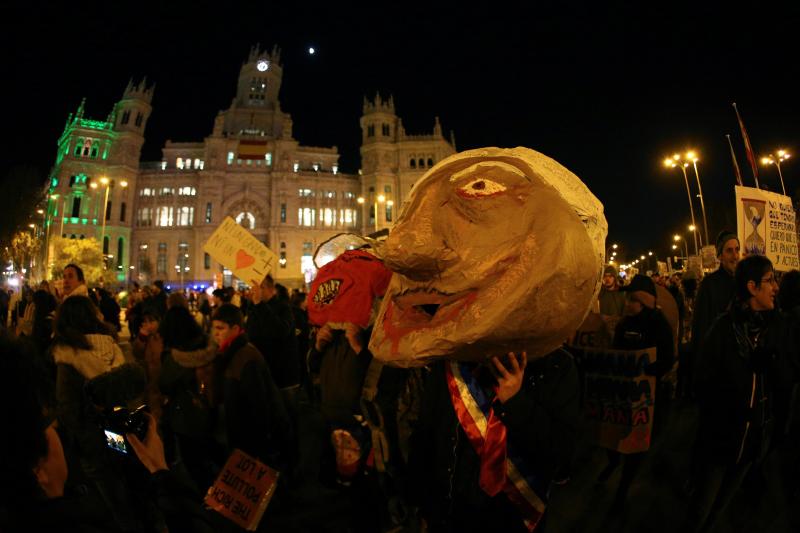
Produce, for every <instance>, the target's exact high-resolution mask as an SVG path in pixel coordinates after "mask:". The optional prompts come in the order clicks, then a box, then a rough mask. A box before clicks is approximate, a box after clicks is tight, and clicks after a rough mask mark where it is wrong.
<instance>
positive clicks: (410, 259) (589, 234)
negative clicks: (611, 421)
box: [370, 148, 606, 366]
mask: <svg viewBox="0 0 800 533" xmlns="http://www.w3.org/2000/svg"><path fill="white" fill-rule="evenodd" d="M605 233H606V222H605V218H604V217H603V214H602V206H601V205H600V203H599V202H598V201H597V199H596V198H594V196H593V195H592V194H591V193H590V192H589V190H588V189H587V188H586V187H585V186H584V185H583V183H581V182H580V180H579V179H578V178H577V177H576V176H574V175H573V174H571V173H570V172H569V171H568V170H567V169H565V168H564V167H562V166H561V165H559V164H558V163H557V162H555V161H554V160H552V159H550V158H548V157H546V156H543V155H542V154H539V153H538V152H534V151H533V150H528V149H526V148H515V149H499V148H484V149H479V150H470V151H468V152H464V153H461V154H456V155H454V156H451V157H450V158H448V159H445V160H444V161H442V162H440V163H439V164H438V165H436V166H435V167H434V168H432V169H431V170H430V171H429V172H428V173H427V174H426V175H425V177H423V178H422V180H420V182H419V183H418V184H417V185H416V186H415V187H414V190H413V191H412V193H411V195H410V197H409V200H408V202H407V204H406V205H404V207H403V210H402V212H401V214H400V217H399V218H398V221H397V224H396V225H395V227H394V228H393V229H392V231H391V233H390V235H389V237H388V239H387V240H386V242H385V247H384V249H383V251H382V255H383V259H384V262H385V264H386V266H387V267H388V268H389V269H391V270H393V271H394V272H395V275H394V276H393V277H392V281H391V282H390V284H389V288H388V290H387V292H386V296H385V297H384V300H383V303H382V306H381V310H380V313H379V316H378V319H377V321H376V325H375V328H374V330H373V334H372V338H371V342H370V349H371V351H372V353H373V354H374V355H375V356H376V357H378V358H379V359H380V360H382V361H384V362H387V363H390V364H393V365H397V366H413V365H418V364H424V363H425V362H426V361H425V360H426V359H430V358H433V357H452V358H456V359H463V360H483V359H485V358H486V357H487V356H491V355H498V354H500V353H503V352H506V351H508V350H509V349H526V350H527V351H528V356H529V357H536V356H539V355H544V354H546V353H549V352H550V351H552V350H553V349H555V348H557V347H558V346H559V345H560V344H561V343H562V341H563V340H564V339H566V338H567V337H568V336H570V335H571V334H572V333H573V332H574V331H575V329H576V328H577V327H578V326H579V325H580V323H581V321H582V320H583V318H584V317H585V315H586V313H587V312H588V310H589V307H590V303H591V301H592V298H593V297H594V296H596V293H597V291H598V290H599V285H600V277H601V274H602V264H603V242H604V240H605Z"/></svg>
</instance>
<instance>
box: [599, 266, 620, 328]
mask: <svg viewBox="0 0 800 533" xmlns="http://www.w3.org/2000/svg"><path fill="white" fill-rule="evenodd" d="M597 299H598V300H599V303H600V314H601V315H607V316H622V314H623V313H624V312H625V295H624V294H623V293H622V292H620V290H619V278H618V277H617V269H616V268H614V265H608V266H606V268H605V270H603V284H602V285H601V286H600V294H599V295H598V296H597Z"/></svg>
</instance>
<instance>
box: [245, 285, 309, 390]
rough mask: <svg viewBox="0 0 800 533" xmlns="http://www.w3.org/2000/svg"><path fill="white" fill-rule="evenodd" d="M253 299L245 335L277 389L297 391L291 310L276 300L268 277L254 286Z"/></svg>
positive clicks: (297, 365) (295, 344) (273, 288)
mask: <svg viewBox="0 0 800 533" xmlns="http://www.w3.org/2000/svg"><path fill="white" fill-rule="evenodd" d="M252 297H253V304H252V305H251V306H250V311H249V315H248V317H247V335H248V337H249V338H250V340H251V341H252V343H253V344H254V345H255V347H256V348H258V351H259V352H261V354H262V355H263V356H264V358H265V360H266V361H267V364H268V365H269V369H270V372H271V373H272V377H273V379H274V380H275V384H276V385H277V386H278V388H279V389H281V390H286V389H296V388H297V387H298V385H299V383H300V365H299V364H298V360H297V337H296V336H295V331H294V317H293V315H292V311H291V309H290V308H289V305H288V303H287V302H284V301H282V300H281V299H280V298H279V296H278V291H277V289H276V288H275V281H274V280H273V279H272V277H271V276H269V275H267V277H266V278H264V280H263V281H262V282H261V283H260V284H259V285H257V286H255V287H254V290H253V294H252Z"/></svg>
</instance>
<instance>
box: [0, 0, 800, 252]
mask: <svg viewBox="0 0 800 533" xmlns="http://www.w3.org/2000/svg"><path fill="white" fill-rule="evenodd" d="M349 4H353V5H355V4H356V3H355V2H353V3H349V2H325V3H324V4H321V6H324V7H320V6H317V5H315V3H313V2H251V3H237V2H207V1H195V2H191V3H183V2H177V1H168V0H165V1H162V2H159V3H148V2H135V3H134V2H104V3H95V2H53V3H44V2H36V1H31V2H24V3H15V6H14V7H10V8H9V7H4V8H2V13H1V15H2V17H1V18H2V22H0V24H1V25H2V35H1V36H0V39H2V41H0V44H1V45H2V50H3V51H2V63H3V64H2V71H3V80H4V81H3V82H2V90H3V93H4V98H3V115H4V118H5V123H6V127H7V134H6V135H4V141H3V150H2V154H3V157H2V162H1V163H0V165H2V168H1V169H0V171H1V172H0V176H1V177H2V179H3V187H4V189H5V188H6V187H13V188H15V189H21V188H26V187H27V188H31V187H30V184H28V183H22V182H21V181H22V180H21V179H20V176H25V175H35V176H40V179H41V182H42V183H44V181H45V180H46V177H47V172H48V169H49V168H50V167H51V165H52V164H53V160H54V155H55V148H56V145H55V143H56V140H57V138H58V136H59V134H60V133H61V131H62V129H63V126H64V122H65V120H66V117H67V114H68V113H70V112H73V111H74V110H75V109H76V107H77V106H78V103H79V102H80V100H81V98H82V97H84V96H85V97H86V98H87V115H88V116H90V117H92V118H99V119H104V118H105V117H106V115H107V114H108V112H109V111H110V109H111V107H112V105H113V103H114V102H115V101H116V100H117V99H119V97H120V96H121V93H122V90H123V89H124V87H125V85H126V84H127V82H128V79H129V78H130V77H131V76H133V77H137V78H138V77H141V76H143V75H147V77H148V79H149V80H152V81H155V82H157V88H156V93H155V98H154V101H153V107H154V111H153V114H152V116H151V118H150V121H149V123H148V126H147V131H146V139H147V141H146V143H145V146H144V153H143V159H144V160H152V161H155V160H160V159H161V147H162V146H163V143H164V141H165V140H166V139H172V140H174V141H200V140H202V139H203V138H204V137H205V136H206V135H208V134H209V133H210V132H211V127H212V122H213V119H214V116H215V115H216V113H217V111H218V110H220V109H224V108H227V107H228V106H229V105H230V102H231V99H232V98H233V96H234V93H235V87H236V80H237V76H238V72H239V67H240V66H241V63H242V61H244V60H245V58H246V57H247V54H248V51H249V49H250V46H252V45H254V44H256V43H261V44H262V46H263V47H268V48H271V47H272V45H273V44H277V45H278V46H279V47H280V48H281V49H282V63H283V68H284V77H283V85H282V89H281V102H282V107H283V109H284V111H287V112H289V113H291V115H292V118H293V119H294V133H295V137H296V138H297V139H298V140H299V141H300V142H301V143H302V144H306V145H314V146H333V145H336V146H338V147H339V150H340V153H341V166H342V170H344V171H346V172H355V171H356V170H357V169H358V166H359V155H358V146H359V142H360V135H361V134H360V130H359V123H358V120H359V117H360V114H361V105H362V99H363V97H364V96H365V95H368V96H370V97H372V96H374V94H375V92H376V91H380V92H381V93H382V94H383V95H384V96H386V95H388V94H390V93H391V94H393V95H394V100H395V104H396V108H397V111H398V114H399V115H400V117H401V118H402V119H403V123H404V125H405V127H406V131H407V132H408V133H430V131H431V130H432V127H433V121H434V117H435V116H437V115H438V116H439V117H440V119H441V122H442V126H443V128H444V130H445V134H446V135H447V136H448V137H449V131H450V130H453V131H454V132H455V137H456V143H457V148H458V149H459V150H464V149H468V148H477V147H481V146H501V147H513V146H520V145H521V146H526V147H530V148H533V149H535V150H538V151H540V152H543V153H545V154H547V155H549V156H551V157H553V158H555V159H556V160H558V161H559V162H561V163H562V164H563V165H565V166H566V167H567V168H569V169H570V170H572V171H573V172H574V173H576V174H577V175H578V176H580V177H581V178H582V179H583V180H584V182H585V183H586V184H587V185H588V186H589V188H590V189H591V190H592V191H593V192H594V194H595V195H596V196H597V197H598V198H599V199H600V200H601V201H602V202H603V204H604V205H605V211H606V217H607V218H608V222H609V239H610V240H609V242H618V243H620V244H623V246H624V247H625V248H626V249H627V250H628V251H629V252H630V254H631V255H639V254H640V253H642V252H643V251H646V250H649V249H652V250H653V251H654V252H656V253H657V254H659V255H662V254H665V253H666V251H667V250H668V249H669V245H670V244H671V235H672V234H673V233H674V232H675V231H676V230H679V229H680V228H681V227H684V226H685V225H686V224H688V221H689V212H688V205H687V204H688V201H687V197H686V189H685V186H684V183H683V178H682V175H681V174H680V172H679V171H678V170H677V169H672V170H669V171H668V170H666V169H664V167H663V166H662V160H663V158H664V156H666V155H669V154H671V153H673V152H675V151H685V150H686V149H687V148H689V147H692V148H695V149H696V150H698V151H699V153H700V156H701V161H700V164H699V171H700V177H701V180H702V183H703V188H704V192H705V200H706V208H707V211H708V215H709V226H710V227H709V232H710V233H712V239H713V234H716V233H717V232H718V231H719V230H720V229H722V228H723V227H724V226H728V227H734V226H735V219H734V211H733V203H734V197H733V185H734V174H733V168H732V163H731V160H730V155H729V150H728V146H727V143H726V140H725V134H726V133H729V134H731V136H732V139H733V141H734V148H735V149H736V151H737V155H738V159H739V165H740V167H741V169H742V173H743V175H744V178H745V183H746V184H747V185H752V183H753V182H752V173H751V171H750V169H749V167H748V164H747V160H746V158H745V153H744V149H743V146H742V142H741V136H740V134H739V130H738V125H737V122H736V116H735V114H734V111H733V108H732V107H731V102H734V101H735V102H737V103H738V105H739V110H740V111H741V113H742V116H743V118H744V120H745V123H746V125H747V128H748V132H749V134H750V138H751V140H752V142H753V145H754V147H755V149H756V152H757V154H758V155H761V154H763V153H765V152H767V151H769V150H775V149H777V148H781V147H782V148H787V149H789V150H790V151H792V152H793V153H794V150H797V149H800V133H799V132H798V124H800V120H798V119H800V103H798V97H797V89H796V82H797V80H798V79H800V76H798V74H800V72H798V70H799V69H800V62H798V60H797V54H798V49H799V47H798V46H797V44H796V40H797V33H798V30H800V25H799V24H798V23H800V4H798V3H796V2H795V3H793V5H792V4H789V3H786V4H769V5H767V4H764V5H759V6H758V7H755V6H753V5H752V4H751V6H750V7H748V9H747V10H746V11H745V10H734V9H733V8H732V7H731V6H732V5H733V4H732V3H730V2H727V3H725V4H721V5H720V6H718V7H713V6H712V7H708V6H703V5H702V4H701V3H700V2H695V3H694V5H685V6H684V5H681V4H678V3H674V2H658V3H657V4H658V7H646V6H643V5H639V4H651V3H650V2H637V3H634V2H630V3H629V5H626V4H622V3H613V4H612V3H608V2H592V3H589V4H587V5H584V4H581V3H577V2H569V3H567V2H560V3H549V2H548V3H540V2H535V3H534V2H526V3H520V4H513V3H508V4H501V3H499V2H491V3H488V2H480V3H479V4H480V5H481V7H480V8H465V7H464V5H465V2H459V3H448V4H446V5H441V7H437V6H439V5H440V4H439V3H434V2H427V3H422V4H415V3H412V2H376V3H375V4H374V6H372V7H369V4H366V3H363V4H362V3H361V2H359V3H357V4H358V5H359V6H360V7H359V8H358V9H356V8H355V7H350V6H349ZM530 4H537V5H535V6H531V5H530ZM600 4H605V5H602V6H601V5H600ZM287 6H288V7H287ZM495 6H502V7H495ZM491 7H494V9H495V11H490V8H491ZM309 46H313V47H314V48H315V49H316V54H314V55H313V56H312V55H309V54H308V52H307V50H308V47H309ZM12 132H13V133H12ZM798 164H800V161H794V160H789V161H788V162H786V163H785V164H784V166H783V170H784V178H785V180H786V182H787V188H788V189H791V190H795V189H796V188H797V187H798V186H800V181H798V175H800V168H798ZM759 175H760V176H761V178H762V183H763V184H766V185H767V186H768V187H769V188H770V189H771V190H779V187H780V185H779V182H778V179H777V175H776V172H775V168H774V167H761V166H759ZM696 209H697V212H698V216H699V204H697V205H696Z"/></svg>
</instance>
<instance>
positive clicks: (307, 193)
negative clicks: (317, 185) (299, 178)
mask: <svg viewBox="0 0 800 533" xmlns="http://www.w3.org/2000/svg"><path fill="white" fill-rule="evenodd" d="M297 195H298V196H299V197H300V198H312V197H313V196H314V190H313V189H298V190H297Z"/></svg>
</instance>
